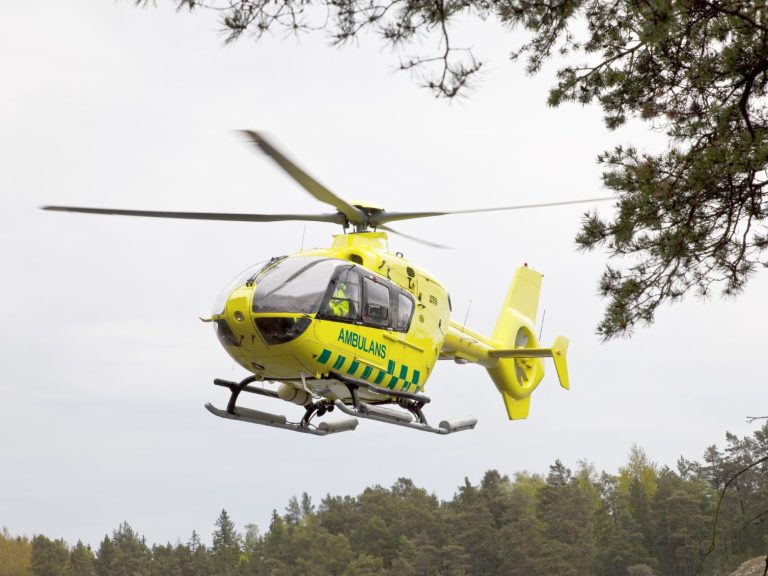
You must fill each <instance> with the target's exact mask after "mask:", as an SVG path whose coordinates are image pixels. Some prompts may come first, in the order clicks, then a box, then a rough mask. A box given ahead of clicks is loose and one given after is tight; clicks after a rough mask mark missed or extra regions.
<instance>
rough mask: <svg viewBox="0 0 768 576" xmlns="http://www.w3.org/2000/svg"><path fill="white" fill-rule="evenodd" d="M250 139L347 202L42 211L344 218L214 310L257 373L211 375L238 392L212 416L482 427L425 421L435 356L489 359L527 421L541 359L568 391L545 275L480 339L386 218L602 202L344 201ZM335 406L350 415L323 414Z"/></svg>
mask: <svg viewBox="0 0 768 576" xmlns="http://www.w3.org/2000/svg"><path fill="white" fill-rule="evenodd" d="M244 134H245V135H246V136H247V137H248V138H249V140H250V141H252V142H253V143H254V144H256V145H257V146H258V147H259V148H260V149H261V150H262V151H263V152H265V153H266V154H267V155H268V156H270V157H271V158H272V159H273V160H274V161H275V162H276V163H277V164H278V165H279V166H280V167H281V168H283V170H285V171H286V172H287V173H288V174H289V175H290V176H291V177H293V179H294V180H295V181H296V182H298V183H299V184H300V185H301V186H302V187H303V188H304V189H305V190H306V191H308V192H309V193H310V194H312V196H314V197H315V198H316V199H317V200H319V201H321V202H324V203H326V204H330V205H331V206H333V207H334V208H336V210H337V211H336V212H333V213H326V214H312V215H304V214H223V213H208V212H205V213H202V212H159V211H142V210H120V209H109V208H106V209H104V208H82V207H73V206H43V207H42V208H43V209H44V210H56V211H65V212H80V213H88V214H112V215H124V216H145V217H158V218H183V219H196V220H229V221H248V222H274V221H282V220H302V221H311V222H330V223H335V224H340V225H341V226H343V228H344V233H343V234H338V235H335V236H334V238H333V243H332V244H331V246H330V247H328V248H323V249H316V250H303V251H301V252H298V253H296V254H291V255H288V256H281V257H276V258H272V259H271V260H269V261H268V262H266V263H265V264H262V265H259V266H256V267H254V268H252V269H249V270H247V271H246V272H245V273H243V274H242V275H241V276H239V277H238V278H237V279H235V280H234V281H233V282H232V283H231V284H230V285H229V286H228V287H227V288H226V289H225V290H224V292H223V293H222V294H221V296H220V297H219V299H218V300H217V302H216V305H215V309H214V313H213V315H212V316H211V317H210V318H205V319H203V320H204V321H207V322H212V323H213V325H214V326H215V329H216V334H217V336H218V339H219V341H220V342H221V344H222V346H223V347H224V348H225V350H226V351H227V352H228V353H229V355H230V356H231V357H232V358H234V360H235V361H236V362H237V363H238V364H240V365H241V366H242V367H243V368H245V369H246V370H247V371H248V372H250V373H251V374H250V375H249V376H248V377H247V378H245V379H243V380H242V381H240V382H230V381H226V380H221V379H216V380H214V384H216V385H219V386H223V387H226V388H228V389H229V390H230V397H229V402H228V405H227V407H226V409H224V410H221V409H219V408H216V407H214V406H213V405H211V404H206V408H207V409H208V410H209V411H210V412H211V413H212V414H215V415H216V416H220V417H222V418H228V419H233V420H242V421H245V422H250V423H253V424H260V425H264V426H271V427H276V428H283V429H288V430H293V431H296V432H303V433H309V434H314V435H319V436H324V435H327V434H332V433H337V432H343V431H347V430H354V429H355V428H356V427H357V425H358V418H365V419H370V420H377V421H379V422H385V423H388V424H395V425H398V426H406V427H409V428H413V429H416V430H422V431H426V432H433V433H437V434H450V433H453V432H459V431H463V430H468V429H472V428H474V427H475V424H476V423H477V420H476V419H475V418H472V417H465V418H459V419H454V420H443V421H442V422H440V423H439V424H438V425H437V426H433V425H430V424H429V423H428V422H427V419H426V418H425V416H424V412H423V409H424V407H425V405H426V404H428V403H429V402H430V398H429V397H428V396H426V395H424V393H423V392H424V389H425V385H426V383H427V380H428V379H429V378H430V377H431V375H432V372H433V370H434V368H435V364H436V363H437V361H438V360H453V361H454V362H456V363H459V364H466V363H474V364H479V365H481V366H483V367H484V368H486V369H487V371H488V374H489V375H490V377H491V380H492V381H493V382H494V384H495V385H496V387H497V388H498V390H499V392H500V393H501V396H502V398H503V400H504V405H505V407H506V410H507V415H508V416H509V418H510V419H519V418H526V417H527V416H528V410H529V405H530V397H531V393H532V392H533V391H534V390H535V389H536V387H537V386H538V385H539V382H540V381H541V380H542V378H543V377H544V365H543V361H542V358H552V359H553V361H554V366H555V370H556V372H557V376H558V379H559V381H560V385H561V386H562V387H563V388H566V389H567V388H568V387H569V384H568V369H567V365H566V351H567V349H568V340H567V339H565V338H564V337H562V336H558V337H557V338H555V341H554V343H553V344H552V346H551V347H549V348H542V347H539V344H538V341H537V338H536V334H535V332H534V323H535V319H536V312H537V308H538V301H539V291H540V287H541V278H542V275H541V274H539V273H538V272H535V271H534V270H532V269H530V268H528V267H527V265H526V266H521V267H519V268H518V269H517V271H516V272H515V274H514V277H513V279H512V284H511V286H510V288H509V292H508V294H507V296H506V299H505V300H504V304H503V306H502V309H501V313H500V314H499V317H498V320H497V322H496V326H495V328H494V330H493V332H492V334H491V335H490V337H487V336H483V335H481V334H478V333H476V332H474V331H472V330H470V329H469V328H466V327H465V326H463V325H461V324H459V323H457V322H455V321H454V320H452V319H451V301H450V297H449V295H448V292H447V290H446V289H445V288H444V287H443V286H442V285H441V284H440V282H438V281H437V279H435V277H434V276H432V275H431V274H429V273H428V272H427V271H425V270H424V269H422V268H420V267H419V266H416V265H415V264H413V263H412V262H409V261H408V260H406V259H405V258H404V257H403V255H402V254H401V253H399V252H395V253H393V252H390V251H389V249H388V247H387V232H390V233H395V234H397V232H395V231H394V230H392V229H391V228H390V227H389V226H388V224H389V223H391V222H395V221H400V220H410V219H415V218H425V217H432V216H440V215H445V214H458V213H473V212H487V211H493V210H511V209H517V208H529V207H536V206H553V205H560V204H575V203H580V202H592V201H595V200H603V199H602V198H600V199H591V200H576V201H568V202H555V203H549V204H538V205H529V206H508V207H502V208H486V209H480V210H461V211H452V212H390V211H387V210H384V209H383V208H381V207H379V206H375V205H373V204H369V203H363V202H354V203H349V202H346V201H345V200H343V199H341V198H339V197H338V196H336V195H335V194H333V193H332V192H331V191H330V190H328V189H327V188H325V187H324V186H322V185H321V184H320V183H319V182H317V181H316V180H315V179H313V178H312V177H311V176H309V175H308V174H307V173H306V172H304V171H303V170H302V169H301V168H299V167H298V166H297V165H296V164H295V163H294V162H292V161H291V160H289V159H288V158H287V157H286V156H285V155H284V154H283V153H281V152H280V151H278V150H277V149H276V148H275V147H274V146H273V145H272V144H271V143H270V142H269V141H268V140H267V139H266V138H265V137H264V135H262V134H260V133H257V132H253V131H244ZM350 227H351V228H352V231H351V232H348V228H350ZM403 236H405V235H403ZM407 237H408V236H407ZM409 238H410V237H409ZM428 244H431V243H428ZM431 245H434V244H431ZM256 383H260V384H261V385H256ZM266 384H269V385H270V387H267V386H266ZM242 392H248V393H253V394H257V395H261V396H268V397H270V398H274V399H279V400H282V401H285V402H289V403H293V404H297V405H299V406H302V407H303V408H304V415H303V417H302V418H301V419H300V420H298V421H296V422H292V421H289V420H288V418H287V417H286V416H283V415H278V414H271V413H268V412H263V411H260V410H254V409H251V408H246V407H243V406H238V405H237V400H238V397H239V395H240V394H241V393H242ZM335 409H337V410H338V411H339V412H342V413H344V414H346V415H347V416H348V417H344V418H342V419H340V420H339V419H336V420H328V419H323V420H322V421H319V420H320V418H321V417H324V416H325V415H326V414H328V413H330V412H333V411H334V410H335Z"/></svg>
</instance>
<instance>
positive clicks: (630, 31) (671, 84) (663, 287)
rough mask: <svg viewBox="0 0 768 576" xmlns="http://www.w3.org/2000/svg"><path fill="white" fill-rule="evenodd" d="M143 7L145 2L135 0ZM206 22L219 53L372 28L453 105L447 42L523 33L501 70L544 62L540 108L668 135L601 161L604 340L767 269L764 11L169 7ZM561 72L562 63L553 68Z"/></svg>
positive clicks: (459, 63)
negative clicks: (574, 107) (493, 27)
mask: <svg viewBox="0 0 768 576" xmlns="http://www.w3.org/2000/svg"><path fill="white" fill-rule="evenodd" d="M135 1H136V3H137V4H146V3H148V1H149V0H135ZM175 1H176V3H177V4H178V5H179V6H180V7H187V8H189V9H195V8H197V7H200V6H204V7H206V8H211V9H214V10H216V11H217V13H218V14H219V15H220V17H221V22H222V25H223V27H224V29H225V30H226V31H227V32H228V37H227V40H228V41H232V40H235V39H237V38H239V37H240V36H242V35H243V34H246V33H248V32H252V33H253V34H254V35H255V36H257V37H258V36H261V35H262V34H264V33H266V32H268V31H269V30H274V29H285V30H289V31H292V32H296V31H299V30H305V31H317V30H322V31H324V32H325V33H327V34H328V35H329V36H330V38H331V40H332V41H333V42H334V43H336V44H343V43H345V42H347V41H349V40H351V39H353V38H355V37H357V36H358V35H361V34H363V33H365V32H368V31H371V32H374V33H377V34H379V35H380V36H381V37H382V38H383V40H384V42H386V43H388V44H390V45H392V46H393V47H395V48H404V47H408V50H409V52H412V51H413V50H414V48H413V45H416V46H417V48H416V49H417V50H419V49H421V45H422V44H420V42H421V40H422V39H423V37H424V35H427V36H428V37H429V36H430V35H431V36H432V37H433V38H435V42H436V44H437V46H438V48H437V49H436V50H435V52H434V53H431V54H430V53H427V54H425V55H422V56H415V57H408V58H405V59H403V60H401V64H400V67H401V68H402V69H407V70H414V69H421V70H422V71H423V75H422V77H425V84H426V85H427V86H428V87H429V88H431V89H432V90H434V91H435V92H436V93H437V94H438V95H442V96H447V97H453V96H455V95H457V94H458V93H459V92H460V91H461V90H462V89H463V88H464V87H465V85H466V84H467V81H468V80H469V79H470V78H471V77H472V76H473V74H475V73H476V72H477V71H478V70H479V69H480V67H481V63H480V62H479V61H478V60H477V59H476V58H475V56H474V54H473V53H472V51H471V50H467V49H464V48H457V47H456V46H455V44H454V43H453V42H452V41H451V35H450V32H451V30H452V29H453V25H454V24H455V23H458V22H460V21H462V20H466V19H468V18H480V19H482V20H495V21H497V22H498V23H500V24H501V25H503V26H505V27H508V28H510V29H512V28H517V29H520V28H522V29H524V30H525V31H526V33H527V36H528V39H529V40H528V42H527V43H525V44H523V45H522V46H521V45H520V41H512V42H511V44H512V45H513V46H514V48H513V51H512V56H513V58H517V57H520V56H526V57H527V62H528V64H527V69H528V71H529V72H531V73H535V72H538V71H539V70H540V69H541V67H542V65H543V64H544V63H545V62H547V61H548V60H550V59H551V58H552V57H553V55H557V56H558V58H559V59H560V60H559V63H560V64H561V66H562V67H561V68H560V70H559V71H558V72H557V80H556V82H555V85H554V87H553V88H552V90H551V92H550V95H549V104H550V105H551V106H558V105H560V104H562V103H564V102H576V103H580V104H589V103H596V104H598V105H599V106H600V107H601V108H602V110H603V113H604V120H605V124H606V126H607V127H608V128H610V129H614V128H617V127H618V126H621V125H622V124H624V123H625V122H626V121H627V119H628V118H637V119H640V120H642V121H645V122H646V123H648V124H649V125H650V126H651V127H652V128H654V129H656V130H658V131H663V132H665V133H666V135H667V137H668V146H667V148H666V150H664V151H662V152H660V153H648V152H643V151H641V150H638V149H637V148H636V147H634V146H631V145H628V146H619V147H616V148H613V149H612V150H609V151H607V152H604V153H603V154H601V155H600V156H599V157H598V160H599V162H601V163H602V164H603V165H604V166H605V172H604V175H603V183H604V185H605V186H606V187H607V188H608V189H610V190H612V191H614V192H615V193H616V194H617V200H618V210H616V211H615V213H613V214H612V215H610V216H608V217H605V216H600V215H599V214H598V213H591V214H589V215H587V216H586V217H585V219H584V221H583V224H582V228H581V231H580V233H579V234H578V236H577V238H576V240H577V243H578V245H579V246H580V247H581V248H582V249H585V250H591V249H595V248H597V247H604V248H605V249H607V251H608V253H609V254H611V255H613V256H619V257H623V258H624V259H623V260H617V262H624V265H623V266H622V265H621V264H614V265H609V266H607V267H606V269H605V272H604V274H603V276H602V279H601V281H600V292H601V294H602V295H603V296H604V297H606V298H607V299H608V305H607V308H606V312H605V315H604V317H603V320H602V321H601V322H600V323H599V325H598V327H597V331H598V333H599V334H600V335H602V336H603V337H604V338H611V337H614V336H617V335H626V334H629V333H631V331H632V330H633V328H635V327H636V326H637V325H643V324H647V323H650V322H651V321H652V320H653V318H654V314H655V312H656V309H657V308H658V306H659V305H661V304H662V303H664V302H666V301H674V300H678V299H680V298H682V297H683V296H684V295H685V294H687V293H690V292H696V293H698V294H702V295H706V294H709V293H710V292H711V290H712V288H713V286H719V287H720V288H721V289H722V291H723V292H724V293H725V294H735V293H738V292H739V291H740V290H741V289H742V288H743V286H744V285H745V283H746V282H747V280H748V279H749V277H750V276H751V275H752V274H753V273H754V272H755V271H756V270H758V269H759V268H761V266H762V265H764V264H766V263H767V261H766V255H765V250H766V248H767V247H768V233H767V232H766V217H767V216H768V206H767V205H766V195H765V194H766V193H765V189H766V185H768V175H767V174H766V168H768V106H767V104H768V101H767V100H766V95H767V90H768V6H766V3H765V2H764V0H650V1H638V0H612V1H606V0H551V1H546V2H541V1H539V0H498V1H494V2H489V1H487V0H435V1H434V2H414V1H411V0H314V1H312V0H306V1H303V2H295V1H294V0H239V1H237V2H232V1H230V0H210V1H209V2H205V3H203V2H200V1H199V0H175ZM563 61H564V62H565V63H564V64H563Z"/></svg>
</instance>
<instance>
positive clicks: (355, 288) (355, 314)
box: [320, 268, 361, 322]
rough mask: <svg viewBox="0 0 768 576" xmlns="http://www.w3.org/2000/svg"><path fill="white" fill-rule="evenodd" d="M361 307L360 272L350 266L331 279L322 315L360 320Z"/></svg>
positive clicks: (342, 319)
mask: <svg viewBox="0 0 768 576" xmlns="http://www.w3.org/2000/svg"><path fill="white" fill-rule="evenodd" d="M360 309H361V308H360V274H359V273H358V271H357V270H355V269H354V268H348V269H347V270H343V271H341V273H340V274H339V275H338V276H337V277H336V278H335V279H333V280H331V284H330V286H329V287H328V291H327V295H326V298H325V303H324V304H323V305H322V309H321V311H320V316H321V317H323V318H326V319H328V320H338V321H340V322H359V321H360Z"/></svg>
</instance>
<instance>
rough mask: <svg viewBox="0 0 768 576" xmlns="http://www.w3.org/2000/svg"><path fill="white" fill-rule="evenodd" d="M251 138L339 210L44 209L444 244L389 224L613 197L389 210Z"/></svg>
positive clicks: (304, 185)
mask: <svg viewBox="0 0 768 576" xmlns="http://www.w3.org/2000/svg"><path fill="white" fill-rule="evenodd" d="M242 133H243V134H244V135H246V136H247V137H248V139H249V141H250V142H252V143H254V144H255V145H256V146H258V147H259V149H261V150H262V151H263V152H264V153H265V154H267V155H268V156H269V157H270V158H271V159H272V160H274V162H275V163H276V164H277V165H278V166H280V168H282V169H283V170H284V171H285V172H286V173H287V174H288V175H289V176H290V177H291V178H293V179H294V180H295V181H296V182H297V183H298V184H299V185H300V186H301V187H302V188H304V190H306V191H307V192H309V193H310V194H311V195H312V196H313V197H314V198H316V199H317V200H319V201H320V202H323V203H325V204H329V205H330V206H333V207H334V208H335V209H336V210H337V212H335V213H330V214H327V213H326V214H251V213H242V214H238V213H225V212H178V211H159V210H124V209H117V208H89V207H79V206H41V208H42V209H43V210H54V211H60V212H79V213H83V214H102V215H105V214H106V215H117V216H140V217H148V218H176V219H183V220H219V221H230V222H282V221H304V222H328V223H331V224H340V225H342V226H343V227H344V228H345V229H346V228H347V226H349V225H352V226H353V227H354V231H355V232H366V231H369V230H371V229H380V230H385V231H387V232H391V233H393V234H398V235H400V236H403V237H405V238H408V239H410V240H414V241H416V242H421V243H423V244H426V245H428V246H432V247H435V248H445V246H442V245H440V244H437V243H434V242H430V241H427V240H421V239H419V238H415V237H413V236H409V235H408V234H403V233H402V232H397V231H396V230H393V229H392V228H390V227H389V226H387V224H389V223H390V222H399V221H403V220H415V219H419V218H432V217H435V216H448V215H453V214H477V213H482V212H501V211H507V210H523V209H531V208H544V207H553V206H566V205H569V204H585V203H592V202H603V201H607V200H613V199H614V198H612V197H602V198H588V199H580V200H564V201H560V202H543V203H539V204H518V205H513V206H500V207H495V208H470V209H466V210H440V211H421V212H390V211H387V210H384V209H383V208H381V207H380V206H376V205H373V204H370V203H363V202H347V201H346V200H344V199H342V198H340V197H339V196H337V195H336V194H334V193H333V192H331V191H330V190H329V189H328V188H326V187H325V186H323V185H322V184H320V183H319V182H318V181H317V180H315V179H314V178H313V177H312V176H310V175H309V174H307V173H306V172H305V171H304V170H303V169H301V168H299V166H298V165H297V164H296V163H295V162H293V161H292V160H290V159H289V158H288V157H287V156H286V155H285V154H283V153H282V152H281V151H280V150H278V149H277V148H276V147H275V146H274V144H272V143H271V142H270V141H269V140H268V139H267V138H266V137H265V136H264V134H262V133H260V132H256V131H253V130H243V131H242Z"/></svg>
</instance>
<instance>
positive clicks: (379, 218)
mask: <svg viewBox="0 0 768 576" xmlns="http://www.w3.org/2000/svg"><path fill="white" fill-rule="evenodd" d="M615 199H616V198H615V197H613V196H611V197H604V198H587V199H584V200H565V201H563V202H545V203H542V204H520V205H517V206H501V207H498V208H474V209H470V210H449V211H444V212H380V213H379V214H374V215H372V216H371V219H370V222H371V225H372V226H378V227H379V228H381V224H386V223H387V222H397V221H399V220H413V219H414V218H431V217H433V216H448V215H450V214H474V213H478V212H501V211H503V210H525V209H527V208H545V207H548V206H565V205H567V204H587V203H589V202H604V201H606V200H615Z"/></svg>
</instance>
